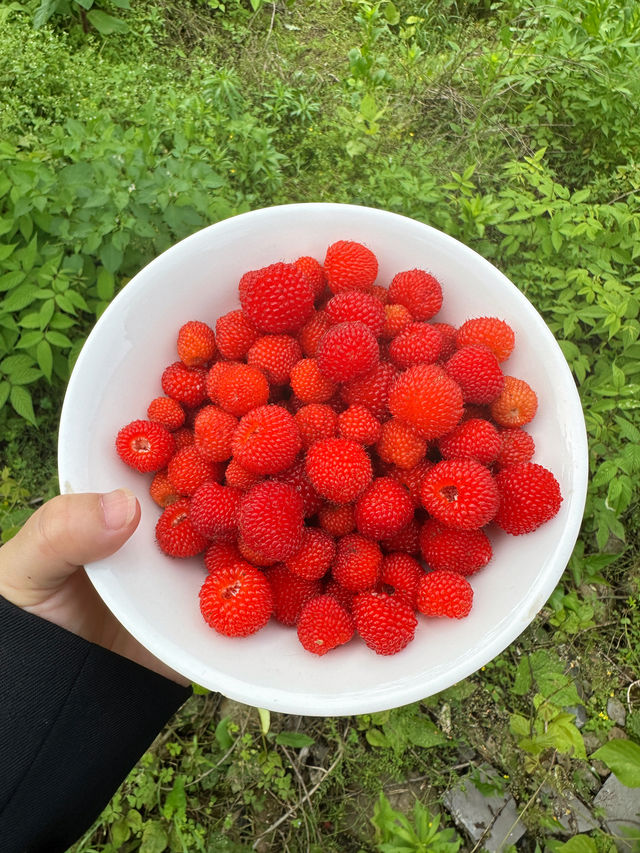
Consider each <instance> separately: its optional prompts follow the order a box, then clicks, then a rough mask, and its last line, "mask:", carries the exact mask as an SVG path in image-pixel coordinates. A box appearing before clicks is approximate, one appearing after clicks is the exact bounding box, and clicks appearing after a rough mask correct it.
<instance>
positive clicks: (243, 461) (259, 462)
mask: <svg viewBox="0 0 640 853" xmlns="http://www.w3.org/2000/svg"><path fill="white" fill-rule="evenodd" d="M231 447H232V451H233V458H234V459H236V460H237V461H238V462H239V463H240V465H242V467H243V468H244V469H245V470H247V471H251V472H253V473H254V474H278V473H280V472H281V471H286V469H287V468H289V467H290V466H291V465H292V464H293V461H294V459H295V458H296V456H297V455H298V451H299V450H300V448H301V447H302V439H301V438H300V431H299V429H298V425H297V424H296V421H295V419H294V417H293V415H291V414H290V413H289V412H288V411H287V410H286V409H284V408H282V406H276V405H270V406H258V407H257V408H255V409H252V410H251V411H250V412H248V413H247V414H246V415H244V416H243V417H242V418H241V419H240V422H239V423H238V426H237V427H236V430H235V432H234V434H233V440H232V445H231Z"/></svg>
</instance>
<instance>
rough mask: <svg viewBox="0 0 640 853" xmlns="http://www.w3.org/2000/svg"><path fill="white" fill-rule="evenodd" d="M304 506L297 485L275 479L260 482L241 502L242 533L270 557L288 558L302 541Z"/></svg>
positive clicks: (240, 524)
mask: <svg viewBox="0 0 640 853" xmlns="http://www.w3.org/2000/svg"><path fill="white" fill-rule="evenodd" d="M303 507H304V505H303V501H302V498H301V497H300V495H299V494H298V492H296V490H295V489H294V488H293V486H289V485H288V484H287V483H278V482H276V481H275V480H264V481H262V482H260V483H256V484H255V486H252V487H251V488H250V489H249V491H248V492H247V493H246V494H245V495H244V497H243V498H242V501H241V502H240V512H239V514H238V533H239V536H240V537H241V538H242V539H243V540H244V541H245V542H246V543H247V545H248V546H249V547H250V548H254V549H255V550H256V551H258V552H259V553H261V554H262V555H263V556H264V557H266V558H267V559H269V560H277V561H282V560H286V559H287V558H288V557H291V556H292V555H293V554H295V553H296V551H297V550H298V549H299V548H300V545H301V544H302V535H303V531H304V528H303Z"/></svg>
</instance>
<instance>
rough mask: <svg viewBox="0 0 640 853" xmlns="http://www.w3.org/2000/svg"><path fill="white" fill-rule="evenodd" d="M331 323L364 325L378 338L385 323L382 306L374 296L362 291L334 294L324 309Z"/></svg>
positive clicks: (345, 291) (346, 291)
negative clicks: (356, 322) (355, 322)
mask: <svg viewBox="0 0 640 853" xmlns="http://www.w3.org/2000/svg"><path fill="white" fill-rule="evenodd" d="M325 311H326V312H327V317H328V318H329V320H330V321H331V323H333V324H336V323H348V322H354V321H359V322H361V323H364V324H365V326H367V327H368V328H369V329H371V332H372V333H373V336H374V337H376V338H377V337H379V336H380V334H381V333H382V328H383V326H384V322H385V310H384V305H383V304H382V302H380V300H379V299H376V297H375V296H372V295H371V294H370V293H365V292H364V291H362V290H343V291H341V292H340V293H336V295H335V296H333V297H332V298H331V299H330V300H329V301H328V302H327V306H326V308H325Z"/></svg>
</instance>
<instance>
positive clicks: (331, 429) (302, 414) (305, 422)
mask: <svg viewBox="0 0 640 853" xmlns="http://www.w3.org/2000/svg"><path fill="white" fill-rule="evenodd" d="M295 421H296V424H297V425H298V429H299V430H300V437H301V438H302V446H303V447H304V448H305V449H306V448H308V447H311V445H312V444H313V443H314V442H315V441H319V440H320V439H322V438H333V436H334V435H335V434H336V427H337V423H338V415H337V414H336V413H335V411H334V410H333V409H332V408H331V406H327V405H326V403H309V405H307V406H302V407H301V408H300V409H298V411H297V412H296V414H295Z"/></svg>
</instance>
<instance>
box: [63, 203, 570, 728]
mask: <svg viewBox="0 0 640 853" xmlns="http://www.w3.org/2000/svg"><path fill="white" fill-rule="evenodd" d="M339 239H348V240H357V241H359V242H362V243H364V244H365V245H367V246H369V247H370V248H371V249H372V250H373V251H374V252H375V253H376V255H377V257H378V260H379V263H380V271H379V276H378V283H380V284H384V285H388V284H389V282H390V280H391V278H392V277H393V275H394V274H395V273H396V272H399V271H401V270H407V269H412V268H414V267H420V268H424V269H427V270H429V271H430V272H432V273H433V274H434V275H435V276H436V277H437V278H438V279H439V280H440V281H441V283H442V287H443V292H444V304H443V308H442V310H441V311H440V313H439V314H438V316H437V317H436V318H435V319H436V320H438V321H444V322H450V323H453V324H455V325H459V324H460V323H462V322H463V321H464V320H465V319H467V318H469V317H474V316H487V315H494V316H500V317H502V318H503V319H504V320H506V321H507V322H508V323H510V324H511V325H512V327H513V328H514V330H515V333H516V348H515V351H514V353H513V355H512V356H511V357H510V359H509V360H508V361H507V362H505V364H504V365H503V368H504V370H505V372H506V373H510V374H512V375H515V376H518V377H520V378H523V379H525V380H526V381H527V382H529V383H530V384H531V385H532V387H533V388H534V389H535V391H536V392H537V394H538V397H539V410H538V414H537V415H536V418H535V419H534V421H533V422H532V423H531V424H530V425H529V427H528V430H529V432H530V433H531V434H532V436H533V438H534V440H535V442H536V448H537V449H536V455H535V457H534V461H537V462H540V463H541V464H544V465H545V466H546V467H548V468H550V469H551V470H552V471H553V472H554V474H555V475H556V477H557V478H558V480H559V482H560V486H561V489H562V494H563V497H564V501H563V504H562V507H561V510H560V513H559V514H558V515H557V516H556V518H555V519H553V520H552V521H551V522H549V523H548V524H546V525H544V526H543V527H541V528H540V529H539V530H538V531H536V532H535V533H533V534H529V535H528V536H524V537H511V536H508V535H506V534H503V533H500V532H499V531H497V530H491V529H490V530H489V535H490V538H491V539H492V543H493V545H494V558H493V560H492V562H491V563H490V564H489V566H487V568H486V569H484V570H483V571H482V572H480V573H478V574H477V575H475V576H474V577H473V578H472V579H471V583H472V586H473V588H474V592H475V598H474V607H473V609H472V612H471V614H470V615H469V617H467V618H466V619H464V620H461V621H458V620H445V619H426V618H425V617H420V620H419V627H418V630H417V634H416V639H415V640H414V642H413V643H411V644H410V645H409V646H408V647H407V648H406V649H405V650H404V651H403V652H402V653H400V654H398V655H395V656H393V657H390V658H387V657H381V656H378V655H375V654H374V653H373V652H372V651H370V650H369V649H367V648H366V647H365V646H364V644H363V643H362V642H360V641H352V642H351V643H349V644H348V645H347V646H343V647H342V648H340V649H336V650H335V651H333V652H331V653H330V654H328V655H326V656H325V657H323V658H316V657H315V656H313V655H310V654H309V653H308V652H306V651H304V650H303V649H302V647H301V646H300V645H299V643H298V640H297V637H296V634H295V631H294V630H293V629H287V628H283V627H281V626H279V625H277V624H272V623H269V625H268V626H267V627H266V628H264V629H263V630H262V631H260V632H258V633H257V634H256V635H254V636H252V637H248V638H245V639H241V640H240V639H227V638H225V637H222V636H219V635H218V634H216V633H215V632H214V631H212V630H211V629H209V628H208V627H207V626H206V625H205V623H204V621H203V620H202V618H201V616H200V613H199V609H198V590H199V587H200V585H201V583H202V580H203V578H204V567H203V564H202V560H201V558H194V559H192V560H179V561H178V560H172V559H171V558H169V557H166V556H165V555H163V554H162V553H161V552H160V550H159V549H158V548H157V546H156V544H155V541H154V527H155V523H156V520H157V517H158V514H159V510H158V508H157V507H156V505H155V504H154V503H153V501H152V500H151V498H150V497H149V494H148V485H149V482H150V476H141V475H139V474H137V473H136V472H134V471H132V470H130V469H128V468H126V466H124V465H123V464H122V463H121V462H120V460H119V459H118V457H117V455H116V453H115V449H114V439H115V436H116V434H117V432H118V430H119V429H120V428H121V427H122V426H123V425H124V424H126V423H128V422H129V421H131V420H134V419H136V418H139V417H142V418H144V417H146V407H147V405H148V403H149V401H150V400H151V399H153V398H154V397H155V396H158V395H160V394H161V393H162V390H161V386H160V376H161V373H162V370H163V369H164V367H165V366H166V365H167V364H169V363H171V362H172V361H175V360H176V358H177V356H176V354H175V340H176V335H177V331H178V329H179V327H180V326H181V325H182V324H183V323H185V322H187V321H188V320H192V319H199V320H203V321H205V322H207V323H209V324H210V325H212V326H213V325H214V324H215V320H216V318H217V317H218V316H219V315H221V314H223V313H225V312H226V311H229V310H231V309H233V308H236V307H238V298H237V283H238V280H239V278H240V276H241V275H242V274H243V273H244V272H246V271H247V270H249V269H255V268H258V267H260V266H264V265H266V264H269V263H273V262H275V261H279V260H284V261H291V260H294V259H295V258H296V257H299V256H301V255H312V256H314V257H316V258H318V260H320V261H322V260H323V258H324V252H325V250H326V248H327V246H328V245H329V244H330V243H332V242H334V241H335V240H339ZM59 475H60V485H61V491H62V492H71V491H73V492H81V491H108V490H110V489H113V488H117V487H119V486H127V487H129V488H130V489H132V490H133V491H134V492H135V494H136V495H137V496H138V498H139V500H140V503H141V506H142V520H141V523H140V525H139V527H138V529H137V531H136V533H135V534H134V535H133V537H132V538H131V539H130V540H129V542H128V543H127V544H126V545H125V546H124V547H123V548H122V549H121V550H120V551H119V552H118V553H117V554H115V555H113V556H112V557H110V558H108V559H106V560H102V561H100V562H99V563H95V564H93V565H91V566H89V567H88V572H89V576H90V578H91V580H92V582H93V583H94V585H95V586H96V588H97V590H98V592H99V593H100V595H101V596H102V597H103V598H104V600H105V602H106V603H107V605H108V606H109V607H110V608H111V609H112V611H113V612H114V613H115V615H116V616H117V617H118V618H119V619H120V621H121V622H122V623H123V624H124V625H125V627H126V628H127V629H128V630H129V631H130V632H131V633H132V634H133V635H134V636H136V637H137V638H138V640H139V641H140V642H141V643H143V644H144V645H145V646H146V647H148V648H149V649H150V650H151V651H152V652H153V653H154V654H155V655H156V656H157V657H159V658H161V659H162V660H164V661H165V662H166V663H167V664H169V665H170V666H171V667H173V668H174V669H176V670H178V671H180V672H182V673H183V674H184V675H186V676H187V677H189V678H191V679H192V680H193V681H195V682H197V683H198V684H201V685H203V686H205V687H208V688H210V689H212V690H217V691H220V692H222V693H223V694H225V695H226V696H229V697H231V698H233V699H236V700H238V701H241V702H246V703H248V704H251V705H257V706H259V707H264V708H268V709H270V710H273V711H282V712H289V713H299V714H309V715H341V714H354V713H365V712H371V711H375V710H382V709H386V708H391V707H397V706H399V705H402V704H405V703H407V702H411V701H416V700H418V699H420V698H424V697H426V696H428V695H431V694H433V693H435V692H438V691H439V690H442V689H444V688H446V687H448V686H450V685H451V684H454V683H455V682H457V681H459V680H460V679H461V678H464V677H465V676H467V675H469V674H470V673H471V672H474V671H475V670H476V669H478V668H479V667H481V666H482V665H483V664H485V663H486V662H487V661H489V660H491V659H492V658H493V657H494V656H495V655H496V654H498V653H499V652H500V651H502V650H503V649H504V648H505V647H506V646H507V645H508V644H509V643H510V642H511V641H512V640H513V639H514V638H515V637H517V636H518V635H519V634H520V633H521V632H522V631H523V629H524V628H525V627H526V626H527V625H528V624H529V623H530V621H531V620H532V619H533V617H534V616H535V615H536V613H537V612H538V611H539V610H540V608H541V607H542V606H543V604H544V603H545V601H546V599H547V598H548V596H549V595H550V594H551V592H552V591H553V588H554V586H555V585H556V583H557V581H558V579H559V577H560V575H561V574H562V572H563V570H564V567H565V566H566V563H567V561H568V559H569V556H570V554H571V550H572V548H573V545H574V543H575V540H576V537H577V534H578V530H579V526H580V521H581V518H582V512H583V507H584V500H585V493H586V482H587V450H586V437H585V429H584V420H583V416H582V410H581V407H580V402H579V398H578V395H577V392H576V388H575V385H574V382H573V378H572V376H571V373H570V371H569V368H568V366H567V364H566V362H565V360H564V358H563V356H562V353H561V351H560V349H559V347H558V345H557V343H556V342H555V340H554V338H553V336H552V335H551V333H550V331H549V330H548V328H547V326H546V325H545V323H544V322H543V320H542V319H541V317H540V316H539V314H538V313H537V312H536V311H535V309H534V308H533V307H532V306H531V304H530V303H529V302H528V301H527V300H526V299H525V297H524V296H523V295H522V293H521V292H520V291H519V290H518V289H517V288H516V287H515V286H514V285H513V284H512V283H511V282H510V281H509V280H508V279H507V278H506V277H505V276H504V275H503V274H502V273H500V272H499V271H498V270H497V269H496V268H495V267H494V266H492V265H491V264H490V263H488V262H487V261H486V260H484V259H483V258H481V257H480V256H479V255H477V254H476V253H475V252H473V251H472V250H470V249H469V248H467V247H466V246H463V245H462V244H461V243H459V242H457V241H456V240H454V239H452V238H450V237H448V236H447V235H445V234H443V233H441V232H439V231H437V230H435V229H433V228H430V227H429V226H427V225H424V224H422V223H418V222H415V221H413V220H410V219H407V218H405V217H402V216H398V215H396V214H392V213H387V212H384V211H380V210H374V209H371V208H362V207H355V206H351V205H332V204H301V205H285V206H281V207H274V208H266V209H264V210H258V211H254V212H252V213H247V214H243V215H240V216H237V217H234V218H232V219H228V220H225V221H223V222H220V223H217V224H216V225H213V226H210V227H209V228H206V229H204V230H203V231H200V232H198V233H197V234H194V235H193V236H191V237H189V238H188V239H186V240H184V241H182V242H181V243H179V244H177V245H176V246H174V247H172V248H171V249H170V250H168V251H167V252H165V253H164V254H163V255H161V256H160V257H158V258H156V259H155V260H154V261H153V262H152V263H150V264H149V265H148V266H147V267H145V268H144V269H143V270H142V271H141V272H140V273H138V275H136V276H135V278H133V279H132V280H131V281H130V282H129V284H127V286H126V287H125V288H124V289H123V290H122V291H121V293H120V294H119V295H118V296H117V297H116V299H115V300H114V301H113V302H112V304H111V305H110V306H109V307H108V309H107V310H106V311H105V313H104V314H103V315H102V317H101V318H100V320H99V321H98V323H97V324H96V326H95V328H94V330H93V332H92V333H91V335H90V337H89V339H88V341H87V343H86V345H85V347H84V348H83V350H82V352H81V354H80V357H79V358H78V361H77V364H76V367H75V369H74V371H73V375H72V377H71V380H70V382H69V387H68V390H67V395H66V398H65V402H64V407H63V411H62V417H61V424H60V438H59Z"/></svg>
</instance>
